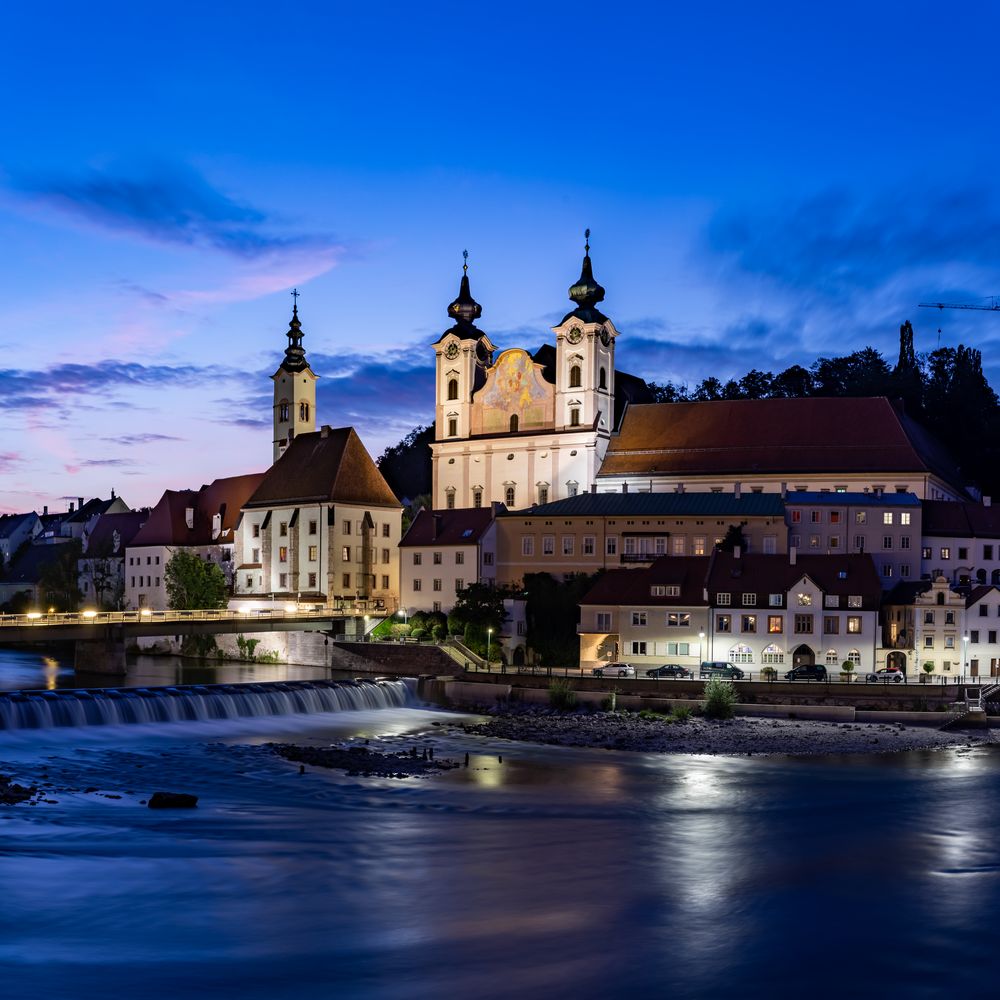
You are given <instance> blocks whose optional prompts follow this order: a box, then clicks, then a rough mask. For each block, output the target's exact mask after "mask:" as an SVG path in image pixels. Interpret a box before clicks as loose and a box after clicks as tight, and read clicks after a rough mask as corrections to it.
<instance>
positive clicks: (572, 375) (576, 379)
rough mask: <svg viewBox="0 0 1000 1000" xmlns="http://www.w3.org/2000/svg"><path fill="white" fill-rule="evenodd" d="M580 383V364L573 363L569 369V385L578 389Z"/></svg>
mask: <svg viewBox="0 0 1000 1000" xmlns="http://www.w3.org/2000/svg"><path fill="white" fill-rule="evenodd" d="M582 384H583V383H582V381H581V378H580V366H579V365H573V367H572V368H570V370H569V387H570V388H571V389H579V388H580V386H581V385H582Z"/></svg>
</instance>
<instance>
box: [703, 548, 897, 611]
mask: <svg viewBox="0 0 1000 1000" xmlns="http://www.w3.org/2000/svg"><path fill="white" fill-rule="evenodd" d="M841 574H843V576H841ZM803 576H808V577H809V579H810V580H812V581H813V582H814V583H815V584H816V585H817V586H818V587H819V588H820V590H822V591H823V593H825V594H838V595H840V596H843V597H847V596H850V595H860V596H861V598H862V601H863V609H864V610H866V611H870V610H873V609H876V608H878V606H879V603H880V601H881V597H882V583H881V581H880V579H879V575H878V570H877V569H876V568H875V563H874V562H873V561H872V557H871V556H870V555H867V554H864V555H862V554H857V553H845V554H843V555H822V556H819V555H799V556H798V557H797V558H796V560H795V563H794V564H792V562H791V561H790V559H789V557H788V556H784V555H780V556H779V555H775V556H766V555H744V556H741V557H740V558H739V559H737V558H736V557H735V556H734V555H732V554H731V553H729V552H722V551H717V552H716V553H715V559H714V561H713V563H712V571H711V573H710V575H709V580H708V589H709V597H710V598H711V599H712V600H715V595H716V594H717V593H719V592H720V591H721V592H722V593H730V594H738V593H752V594H757V595H758V598H757V603H758V607H763V606H765V604H766V600H767V599H766V597H763V596H762V595H766V594H784V593H787V591H789V590H790V589H791V588H792V587H794V586H795V584H796V583H797V582H798V581H799V580H801V579H802V577H803ZM733 603H734V605H736V604H737V603H738V602H737V600H736V598H735V597H734V599H733ZM821 610H822V609H819V608H817V609H816V611H821Z"/></svg>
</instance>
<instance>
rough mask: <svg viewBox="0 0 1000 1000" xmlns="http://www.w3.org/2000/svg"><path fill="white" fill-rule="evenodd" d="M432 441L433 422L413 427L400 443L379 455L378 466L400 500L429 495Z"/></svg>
mask: <svg viewBox="0 0 1000 1000" xmlns="http://www.w3.org/2000/svg"><path fill="white" fill-rule="evenodd" d="M433 440H434V424H433V423H431V424H428V425H426V426H421V427H414V428H413V430H412V431H410V433H409V434H407V435H406V437H404V438H403V440H402V441H400V442H399V444H394V445H390V446H389V447H388V448H386V449H385V451H383V452H382V454H381V455H379V457H378V460H377V461H376V463H375V464H376V465H377V466H378V468H379V472H381V473H382V475H383V476H384V477H385V481H386V482H387V483H388V484H389V489H391V490H392V492H393V493H395V494H396V496H397V497H399V499H400V500H402V499H404V498H407V497H415V496H419V495H420V494H424V493H430V491H431V487H432V485H433V484H432V482H431V479H432V472H431V442H432V441H433Z"/></svg>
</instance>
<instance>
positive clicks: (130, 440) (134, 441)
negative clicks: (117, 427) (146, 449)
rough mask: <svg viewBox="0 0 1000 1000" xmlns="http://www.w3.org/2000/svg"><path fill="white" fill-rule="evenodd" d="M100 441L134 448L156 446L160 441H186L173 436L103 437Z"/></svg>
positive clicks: (133, 435)
mask: <svg viewBox="0 0 1000 1000" xmlns="http://www.w3.org/2000/svg"><path fill="white" fill-rule="evenodd" d="M100 440H101V441H105V442H107V443H108V444H120V445H126V446H128V447H132V446H133V445H141V444H155V443H157V442H159V441H183V440H184V439H183V438H179V437H175V436H174V435H173V434H122V435H121V437H102V438H101V439H100Z"/></svg>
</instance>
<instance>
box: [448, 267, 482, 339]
mask: <svg viewBox="0 0 1000 1000" xmlns="http://www.w3.org/2000/svg"><path fill="white" fill-rule="evenodd" d="M462 256H463V257H464V258H465V263H464V264H463V265H462V281H461V283H460V284H459V286H458V297H457V298H456V299H454V301H452V302H451V303H449V305H448V315H449V316H450V317H451V318H452V319H453V320H455V325H454V326H453V327H450V328H449V329H447V330H445V332H444V333H443V334H442V335H441V336H442V338H443V337H446V336H447V335H448V334H449V333H452V334H454V335H455V336H456V337H459V338H461V339H462V340H478V339H479V338H480V337H483V336H485V334H484V333H483V331H482V330H480V329H478V328H477V327H476V325H475V323H474V322H473V321H474V320H477V319H479V317H480V316H482V314H483V307H482V306H481V305H480V304H479V303H478V302H477V301H476V300H475V299H474V298H473V297H472V290H471V288H470V287H469V251H468V250H463V251H462Z"/></svg>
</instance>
